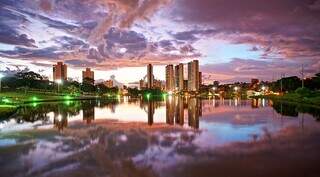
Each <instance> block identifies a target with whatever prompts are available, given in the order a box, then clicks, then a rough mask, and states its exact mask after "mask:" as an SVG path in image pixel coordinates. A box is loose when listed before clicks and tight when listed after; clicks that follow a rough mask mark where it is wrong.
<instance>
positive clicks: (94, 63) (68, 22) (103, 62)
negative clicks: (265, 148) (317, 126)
mask: <svg viewBox="0 0 320 177" xmlns="http://www.w3.org/2000/svg"><path fill="white" fill-rule="evenodd" d="M88 4H90V5H88ZM319 4H320V3H319V1H316V0H314V1H299V0H293V1H277V0H271V2H270V1H267V0H259V1H258V2H256V1H252V0H244V1H241V3H240V4H239V3H238V2H234V1H230V0H227V1H220V0H204V1H201V2H197V1H190V0H177V1H173V0H159V1H158V0H150V1H144V0H137V1H132V2H131V3H128V2H127V1H126V0H119V1H113V0H84V1H81V2H79V1H75V0H71V1H55V0H39V1H30V0H18V1H13V0H7V1H2V2H0V10H1V14H0V21H1V22H0V29H1V30H0V72H1V73H3V74H10V73H14V72H16V71H17V70H22V71H23V70H31V71H34V72H37V73H40V74H42V75H45V76H47V77H49V79H50V80H53V74H52V69H51V67H52V65H53V64H55V63H56V62H64V63H65V64H67V65H68V73H69V74H68V77H71V78H73V79H76V80H78V81H81V80H82V78H81V72H82V70H84V69H85V68H87V67H89V68H91V69H92V70H94V71H95V79H96V80H100V79H103V80H107V79H109V78H110V77H111V76H112V75H115V76H116V79H117V80H118V81H120V82H121V83H124V84H128V83H131V82H138V81H139V79H140V78H141V77H144V74H145V65H147V64H148V63H151V64H153V66H154V67H153V69H154V73H155V78H158V79H160V80H165V66H166V65H168V64H172V65H177V64H179V63H188V62H190V61H192V60H195V59H196V60H199V67H200V70H201V71H202V76H203V77H202V78H203V83H211V82H212V81H213V80H218V81H220V82H221V83H232V82H235V81H240V82H242V81H246V82H249V81H250V79H251V78H258V79H259V80H274V79H279V78H280V77H281V75H282V74H284V73H285V74H286V76H293V75H300V74H299V72H300V70H301V66H302V65H303V66H304V67H305V76H306V77H309V76H311V75H313V74H315V73H317V72H319V68H320V58H319V56H320V55H319V52H320V51H319V48H318V47H317V46H318V45H319V42H320V41H319V35H318V31H319V29H320V26H319V24H320V21H319V19H320V18H318V17H319V10H320V8H319ZM235 7H236V8H235ZM229 11H232V12H233V13H227V12H229ZM127 12H128V13H127ZM203 17H205V18H203ZM222 17H223V18H222Z"/></svg>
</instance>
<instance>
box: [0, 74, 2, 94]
mask: <svg viewBox="0 0 320 177" xmlns="http://www.w3.org/2000/svg"><path fill="white" fill-rule="evenodd" d="M2 78H3V75H2V74H1V73H0V92H1V88H2V86H1V80H2Z"/></svg>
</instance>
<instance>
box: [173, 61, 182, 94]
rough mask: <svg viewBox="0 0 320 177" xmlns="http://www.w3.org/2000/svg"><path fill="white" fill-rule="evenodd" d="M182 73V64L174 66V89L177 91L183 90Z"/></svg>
mask: <svg viewBox="0 0 320 177" xmlns="http://www.w3.org/2000/svg"><path fill="white" fill-rule="evenodd" d="M183 73H184V71H183V64H182V63H180V64H179V65H177V66H175V88H176V90H177V91H182V90H183V81H184V74H183Z"/></svg>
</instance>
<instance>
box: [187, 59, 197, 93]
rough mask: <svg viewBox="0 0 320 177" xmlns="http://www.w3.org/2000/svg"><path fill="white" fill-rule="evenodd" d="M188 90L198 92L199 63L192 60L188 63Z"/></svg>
mask: <svg viewBox="0 0 320 177" xmlns="http://www.w3.org/2000/svg"><path fill="white" fill-rule="evenodd" d="M188 90H189V91H198V90H199V61H198V60H193V61H191V62H189V63H188Z"/></svg>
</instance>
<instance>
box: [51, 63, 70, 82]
mask: <svg viewBox="0 0 320 177" xmlns="http://www.w3.org/2000/svg"><path fill="white" fill-rule="evenodd" d="M67 77H68V76H67V65H65V64H63V62H58V63H57V64H56V65H53V81H57V80H61V81H66V80H67Z"/></svg>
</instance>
